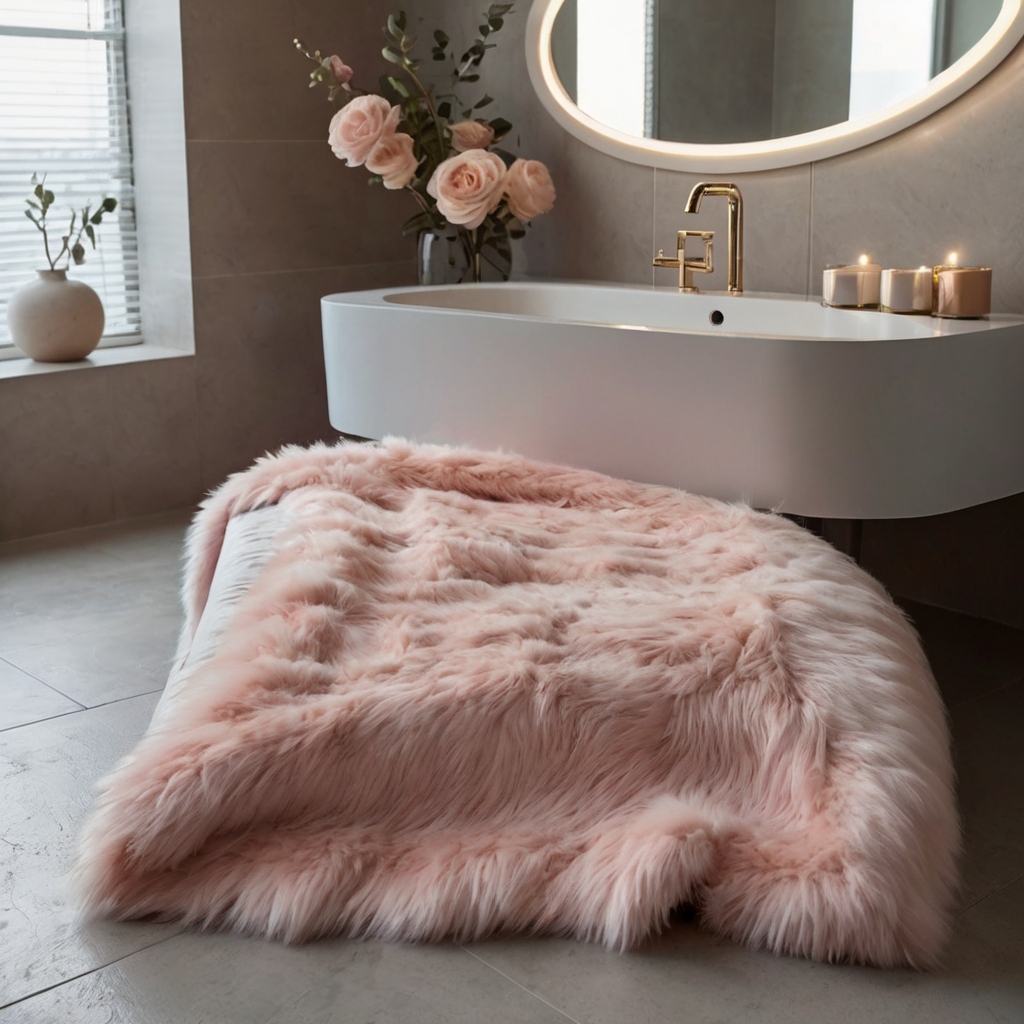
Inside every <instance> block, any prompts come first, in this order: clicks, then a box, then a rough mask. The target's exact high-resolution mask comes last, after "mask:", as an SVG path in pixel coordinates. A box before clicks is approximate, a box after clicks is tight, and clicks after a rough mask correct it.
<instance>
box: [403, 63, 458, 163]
mask: <svg viewBox="0 0 1024 1024" xmlns="http://www.w3.org/2000/svg"><path fill="white" fill-rule="evenodd" d="M402 68H403V70H404V71H405V73H406V74H407V75H408V76H409V77H410V78H411V79H412V82H413V85H415V86H416V88H417V89H419V91H420V95H421V96H422V97H423V99H424V102H425V103H426V104H427V110H428V111H429V112H430V116H431V118H432V119H433V122H434V130H435V132H436V133H437V144H438V146H440V150H439V153H440V155H441V159H442V160H443V159H444V153H445V151H446V150H447V149H448V147H447V146H446V145H445V141H444V132H442V131H441V119H440V117H439V116H438V113H437V109H436V108H435V106H434V101H433V100H432V99H431V98H430V93H429V92H427V90H426V89H424V88H423V83H422V82H421V81H420V80H419V78H417V77H416V72H415V71H413V70H412V68H409V67H406V66H405V65H404V64H403V65H402Z"/></svg>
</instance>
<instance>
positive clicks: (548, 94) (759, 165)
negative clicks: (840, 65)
mask: <svg viewBox="0 0 1024 1024" xmlns="http://www.w3.org/2000/svg"><path fill="white" fill-rule="evenodd" d="M563 3H565V0H534V2H533V6H532V7H531V8H530V15H529V18H528V19H527V23H526V64H527V68H528V70H529V73H530V80H531V82H532V83H533V87H534V89H535V90H536V92H537V95H538V96H539V97H540V100H541V102H542V103H543V104H544V106H545V108H546V109H547V111H548V113H550V114H551V116H552V117H553V118H554V119H555V120H556V121H557V122H558V123H559V124H560V125H561V126H562V127H563V128H564V129H565V130H566V131H567V132H569V133H570V134H571V135H574V136H576V138H578V139H579V140H580V141H581V142H585V143H586V144H587V145H589V146H593V147H594V149H598V150H600V151H601V152H603V153H607V154H608V155H609V156H614V157H618V158H619V159H620V160H628V161H629V162H631V163H635V164H643V165H644V166H647V167H659V168H662V169H664V170H670V171H698V172H700V173H702V174H733V173H738V172H742V171H764V170H770V169H773V168H777V167H793V166H795V165H797V164H804V163H808V162H809V161H812V160H825V159H827V158H828V157H831V156H838V155H839V154H840V153H848V152H849V151H850V150H853V149H859V148H860V147H861V146H867V145H870V144H871V143H872V142H878V141H879V140H880V139H884V138H886V137H888V136H889V135H895V134H896V132H899V131H902V130H903V129H904V128H909V127H910V126H911V125H912V124H916V123H917V122H918V121H921V120H923V119H924V118H926V117H928V116H929V115H930V114H934V113H935V112H936V111H937V110H941V109H942V107H944V106H946V105H947V104H948V103H951V102H952V101H953V100H955V99H956V98H957V97H959V96H962V95H963V94H964V93H965V92H967V90H968V89H970V88H971V86H973V85H976V84H977V83H978V82H980V81H981V80H982V79H983V78H984V77H985V76H986V75H987V74H988V73H989V72H990V71H992V70H994V69H995V68H996V67H997V66H998V65H999V64H1000V63H1001V62H1002V61H1003V60H1004V59H1005V58H1006V57H1007V56H1008V55H1009V53H1010V52H1011V51H1012V50H1013V48H1014V47H1015V46H1016V45H1017V43H1018V42H1019V41H1020V40H1021V38H1024V0H1003V6H1002V8H1001V9H1000V11H999V14H998V15H997V17H996V20H995V21H994V22H993V24H992V27H991V28H990V29H989V30H988V31H987V32H986V33H985V34H984V35H983V36H982V37H981V39H980V40H978V42H977V43H976V44H975V45H974V46H973V47H971V49H970V50H968V51H967V53H965V54H964V55H963V56H962V57H961V58H960V59H959V60H958V61H957V62H956V63H955V64H952V65H950V66H949V67H948V68H946V70H945V71H943V72H941V74H939V75H936V77H935V78H933V79H932V80H931V82H929V84H928V86H927V88H925V89H922V90H921V91H920V92H917V93H915V94H913V95H911V96H908V97H907V98H906V99H905V100H902V101H900V102H899V103H896V104H893V105H892V106H891V107H886V108H885V109H884V110H881V111H879V112H878V113H876V114H871V115H869V116H867V117H861V118H857V119H856V120H854V121H843V122H842V123H840V124H835V125H830V126H829V127H827V128H818V129H816V130H815V131H813V132H805V133H804V134H802V135H790V136H788V137H786V138H782V139H765V140H763V141H761V142H735V143H727V144H722V145H697V144H691V143H684V142H663V141H661V140H660V139H643V138H639V137H638V136H634V135H626V134H625V133H624V132H620V131H617V130H616V129H615V128H609V127H608V126H607V125H603V124H601V123H600V122H599V121H595V120H594V119H593V118H592V117H590V116H589V115H587V114H585V113H584V112H583V111H582V110H580V109H579V107H577V106H576V104H575V103H573V101H572V100H571V99H570V98H569V95H568V93H566V91H565V89H564V88H563V87H562V83H561V82H560V81H559V78H558V74H557V72H556V71H555V64H554V60H553V58H552V56H551V33H552V28H553V26H554V23H555V17H556V16H557V14H558V12H559V10H560V9H561V7H562V5H563Z"/></svg>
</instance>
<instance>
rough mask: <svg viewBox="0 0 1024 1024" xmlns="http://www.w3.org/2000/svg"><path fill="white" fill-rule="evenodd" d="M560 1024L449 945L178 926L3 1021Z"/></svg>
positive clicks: (550, 1011)
mask: <svg viewBox="0 0 1024 1024" xmlns="http://www.w3.org/2000/svg"><path fill="white" fill-rule="evenodd" d="M64 1020H67V1021H75V1024H182V1022H191V1021H209V1022H216V1024H234V1022H236V1021H237V1022H240V1024H241V1022H244V1024H257V1022H268V1024H269V1022H271V1021H273V1022H280V1024H323V1022H326V1021H339V1022H345V1024H480V1022H481V1021H487V1022H488V1024H503V1022H508V1024H566V1020H567V1018H566V1016H565V1015H564V1014H562V1013H559V1012H558V1011H557V1010H556V1009H554V1008H553V1007H551V1006H549V1005H547V1004H546V1003H545V1002H544V1001H542V1000H541V999H538V998H537V997H536V996H534V995H531V994H530V993H528V992H526V991H525V990H523V989H522V988H521V987H519V986H518V985H515V984H513V983H512V982H510V981H509V980H508V979H506V978H503V977H502V976H501V975H500V974H498V973H497V972H495V971H493V970H491V969H490V968H489V967H487V966H485V965H484V964H482V963H480V961H479V960H477V959H476V958H475V957H472V956H470V955H469V954H468V953H466V952H464V951H463V950H461V949H459V948H458V947H456V946H451V945H442V946H397V945H384V944H382V943H379V942H346V941H331V942H318V943H313V944H311V945H309V946H302V947H291V948H290V947H287V946H282V945H279V944H278V943H273V942H264V941H261V940H257V939H245V938H241V937H239V936H232V935H209V934H191V933H188V934H182V935H178V936H176V937H174V938H172V939H170V940H169V941H167V942H162V943H160V944H159V945H156V946H152V947H150V948H148V949H145V950H143V951H142V952H140V953H135V954H134V955H132V956H130V957H127V958H126V959H124V960H121V961H119V962H118V963H116V964H112V965H111V966H109V967H106V968H104V969H103V970H101V971H96V972H94V973H92V974H89V975H86V976H85V977H83V978H79V979H77V980H75V981H71V982H68V983H67V984H65V985H61V986H59V987H58V988H54V989H51V990H50V991H49V992H45V993H43V994H41V995H38V996H35V997H33V998H31V999H28V1000H25V1001H24V1002H22V1003H19V1004H17V1005H15V1006H11V1007H9V1008H8V1009H7V1010H6V1011H3V1010H0V1021H2V1022H3V1024H44V1022H45V1024H50V1022H53V1021H64Z"/></svg>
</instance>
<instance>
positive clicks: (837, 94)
mask: <svg viewBox="0 0 1024 1024" xmlns="http://www.w3.org/2000/svg"><path fill="white" fill-rule="evenodd" d="M1001 6H1002V0H565V4H564V5H563V7H562V9H561V10H560V11H559V13H558V16H557V18H556V20H555V24H554V28H553V32H552V41H551V46H552V56H553V59H554V63H555V67H556V69H557V71H558V75H559V78H560V80H561V82H562V86H563V87H564V88H565V91H566V92H567V93H568V94H569V96H570V97H571V98H572V100H573V102H574V103H576V104H577V106H579V108H580V109H581V110H582V111H583V112H584V113H586V114H589V115H590V116H591V117H593V118H594V119H595V120H596V121H598V122H600V123H601V124H604V125H607V126H609V127H611V128H616V129H618V130H619V131H621V132H625V133H626V134H628V135H635V136H642V137H646V138H655V139H662V140H664V141H667V142H686V143H692V144H701V143H704V144H714V143H739V142H758V141H761V140H764V139H777V138H784V137H786V136H790V135H799V134H802V133H803V132H809V131H813V130H815V129H817V128H824V127H827V126H829V125H833V124H838V123H841V122H844V121H847V120H853V119H856V118H859V117H863V116H865V115H870V114H874V113H876V112H878V111H881V110H883V109H884V108H885V107H888V106H891V105H892V104H894V103H897V102H899V101H900V100H902V99H904V98H906V97H908V96H910V95H912V94H913V93H916V92H918V91H919V90H921V89H923V88H924V87H925V86H926V85H927V84H928V82H929V81H930V80H931V79H932V78H934V77H935V76H936V75H937V74H939V73H940V72H941V71H943V70H945V69H946V68H947V67H949V66H950V65H951V64H953V63H955V62H956V61H957V60H959V58H960V57H962V56H963V55H964V54H965V53H966V52H967V51H968V50H969V49H971V47H972V46H974V44H975V43H977V42H978V40H979V39H981V37H982V36H983V35H984V34H985V33H986V32H987V31H988V30H989V28H991V26H992V24H993V22H994V21H995V19H996V16H997V15H998V14H999V10H1000V8H1001Z"/></svg>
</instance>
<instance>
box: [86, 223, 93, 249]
mask: <svg viewBox="0 0 1024 1024" xmlns="http://www.w3.org/2000/svg"><path fill="white" fill-rule="evenodd" d="M85 233H86V234H87V235H88V236H89V241H90V242H92V247H93V248H94V249H95V248H96V229H95V228H94V227H93V226H92V225H91V224H86V225H85Z"/></svg>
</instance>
